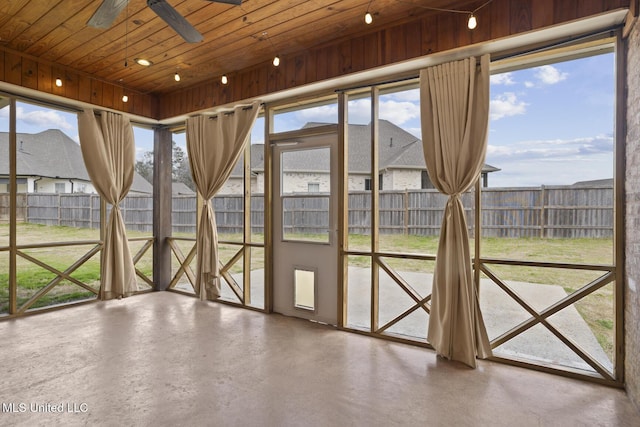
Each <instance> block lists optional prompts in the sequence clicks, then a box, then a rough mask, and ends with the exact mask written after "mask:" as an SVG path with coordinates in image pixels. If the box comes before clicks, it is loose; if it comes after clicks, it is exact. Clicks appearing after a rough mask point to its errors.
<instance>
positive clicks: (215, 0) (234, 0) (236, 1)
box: [207, 0, 242, 6]
mask: <svg viewBox="0 0 640 427" xmlns="http://www.w3.org/2000/svg"><path fill="white" fill-rule="evenodd" d="M207 1H210V2H212V3H226V4H234V5H236V6H240V5H241V4H242V0H207Z"/></svg>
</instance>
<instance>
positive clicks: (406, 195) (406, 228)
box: [402, 188, 409, 236]
mask: <svg viewBox="0 0 640 427" xmlns="http://www.w3.org/2000/svg"><path fill="white" fill-rule="evenodd" d="M402 197H403V199H404V230H403V231H404V235H405V236H407V235H408V234H409V190H407V189H406V188H405V189H404V194H403V195H402Z"/></svg>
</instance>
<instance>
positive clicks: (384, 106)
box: [380, 100, 420, 125]
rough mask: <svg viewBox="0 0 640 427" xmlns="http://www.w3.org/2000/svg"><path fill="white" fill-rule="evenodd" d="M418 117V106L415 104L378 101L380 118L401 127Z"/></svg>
mask: <svg viewBox="0 0 640 427" xmlns="http://www.w3.org/2000/svg"><path fill="white" fill-rule="evenodd" d="M419 117H420V105H419V104H418V103H415V102H407V101H405V102H397V101H392V100H390V101H383V100H380V118H381V119H385V120H389V121H390V122H392V123H395V124H396V125H402V124H404V123H406V122H408V121H410V120H412V119H415V118H419Z"/></svg>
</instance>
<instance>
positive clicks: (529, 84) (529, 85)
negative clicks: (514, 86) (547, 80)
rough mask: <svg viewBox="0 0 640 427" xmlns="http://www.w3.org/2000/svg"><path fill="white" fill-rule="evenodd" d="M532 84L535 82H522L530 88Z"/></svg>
mask: <svg viewBox="0 0 640 427" xmlns="http://www.w3.org/2000/svg"><path fill="white" fill-rule="evenodd" d="M534 86H535V83H533V82H530V81H526V82H524V87H527V88H532V87H534Z"/></svg>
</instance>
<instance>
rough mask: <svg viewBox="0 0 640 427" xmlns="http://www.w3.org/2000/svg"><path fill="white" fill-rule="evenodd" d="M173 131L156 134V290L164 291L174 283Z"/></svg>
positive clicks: (154, 132)
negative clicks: (170, 243) (170, 239)
mask: <svg viewBox="0 0 640 427" xmlns="http://www.w3.org/2000/svg"><path fill="white" fill-rule="evenodd" d="M172 156H173V142H172V133H171V131H170V130H169V129H168V128H166V127H164V126H159V127H157V128H154V130H153V237H154V241H153V289H154V290H156V291H164V290H166V289H167V287H168V286H169V283H170V282H171V249H170V247H169V242H168V241H167V239H168V238H169V237H171V204H172V192H173V191H172V182H171V181H172V180H171V169H172V167H171V166H172V163H173V159H172Z"/></svg>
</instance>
